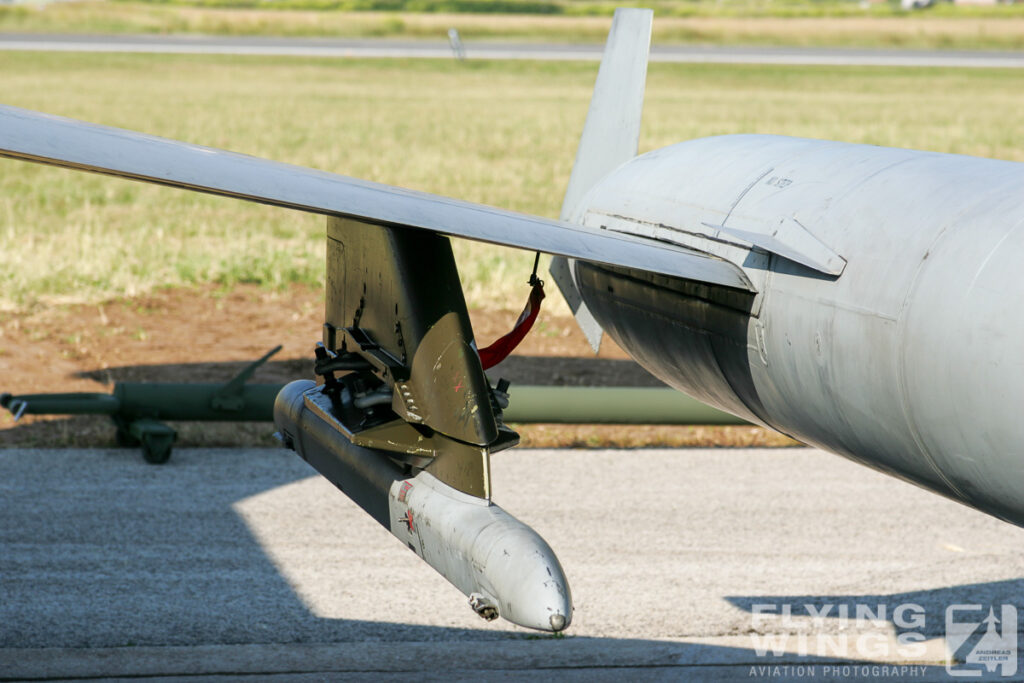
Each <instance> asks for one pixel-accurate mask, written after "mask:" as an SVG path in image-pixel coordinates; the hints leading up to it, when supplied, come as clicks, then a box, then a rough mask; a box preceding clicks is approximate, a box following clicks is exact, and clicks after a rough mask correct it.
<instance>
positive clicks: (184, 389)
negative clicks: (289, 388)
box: [114, 382, 283, 422]
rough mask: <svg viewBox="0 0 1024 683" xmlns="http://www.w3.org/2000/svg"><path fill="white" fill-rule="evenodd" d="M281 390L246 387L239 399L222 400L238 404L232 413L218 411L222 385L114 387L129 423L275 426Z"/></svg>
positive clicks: (277, 387)
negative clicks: (145, 420) (205, 422)
mask: <svg viewBox="0 0 1024 683" xmlns="http://www.w3.org/2000/svg"><path fill="white" fill-rule="evenodd" d="M282 386H283V385H281V384H246V385H244V386H242V388H241V390H240V394H239V395H238V396H232V397H223V398H222V401H223V400H227V401H231V400H234V401H236V403H235V405H232V407H231V409H225V408H223V407H222V408H218V407H216V406H217V403H218V402H217V400H216V399H217V398H218V395H219V394H218V392H220V391H221V390H222V389H223V385H222V384H195V383H192V384H188V383H181V384H171V383H159V384H146V383H141V382H132V383H128V382H125V383H121V384H117V385H115V387H114V397H116V398H117V399H118V401H119V402H120V405H121V409H120V411H118V412H119V415H120V416H121V417H123V418H125V419H128V420H134V419H138V418H153V419H157V420H210V421H237V422H272V421H273V419H274V399H275V398H276V397H277V392H279V391H280V390H281V387H282Z"/></svg>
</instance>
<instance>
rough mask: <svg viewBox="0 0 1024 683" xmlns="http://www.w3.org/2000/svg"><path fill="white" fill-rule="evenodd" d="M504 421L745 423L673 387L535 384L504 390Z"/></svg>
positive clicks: (673, 423)
mask: <svg viewBox="0 0 1024 683" xmlns="http://www.w3.org/2000/svg"><path fill="white" fill-rule="evenodd" d="M504 413H505V415H504V419H505V421H506V422H524V423H529V422H557V423H564V424H648V425H652V424H664V425H745V424H749V423H748V422H747V421H745V420H742V419H740V418H738V417H736V416H735V415H730V414H729V413H725V412H722V411H721V410H717V409H715V408H712V407H711V406H707V405H704V404H703V403H701V402H700V401H698V400H696V399H693V398H690V397H689V396H687V395H686V394H681V393H679V392H678V391H676V390H675V389H669V388H667V387H666V388H658V387H538V386H515V385H513V386H512V387H511V389H509V407H508V408H506V409H505V411H504Z"/></svg>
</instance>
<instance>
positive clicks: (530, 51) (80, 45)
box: [0, 33, 1024, 68]
mask: <svg viewBox="0 0 1024 683" xmlns="http://www.w3.org/2000/svg"><path fill="white" fill-rule="evenodd" d="M464 47H465V57H466V58H467V59H502V60H505V59H532V60H548V61H560V60H588V61H595V60H599V59H600V58H601V53H602V50H603V49H604V46H603V45H566V44H545V43H485V42H471V43H468V44H465V46H464ZM0 50H37V51H49V52H55V51H56V52H147V53H168V54H231V55H280V56H293V57H335V58H338V57H341V58H344V57H350V58H382V57H383V58H423V59H452V58H453V51H452V48H451V46H450V45H449V44H448V43H447V42H444V41H428V40H424V41H408V40H406V41H400V40H390V39H318V38H262V37H215V36H151V35H135V36H132V35H77V34H74V35H71V34H67V35H64V34H22V33H6V34H4V33H0ZM650 59H651V61H653V62H686V63H709V64H710V63H717V64H809V65H831V66H930V67H972V68H974V67H978V68H992V67H1000V68H1022V67H1024V52H1012V51H956V50H875V49H857V48H823V47H809V48H802V47H793V48H788V47H728V46H700V45H697V46H662V45H654V46H652V48H651V57H650Z"/></svg>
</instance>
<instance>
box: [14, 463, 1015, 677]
mask: <svg viewBox="0 0 1024 683" xmlns="http://www.w3.org/2000/svg"><path fill="white" fill-rule="evenodd" d="M493 480H494V482H495V485H494V488H495V500H496V502H498V503H500V504H501V505H502V506H503V507H505V509H507V510H508V511H509V512H511V513H512V514H514V515H516V516H518V517H519V518H520V519H522V520H523V521H525V522H526V523H528V524H531V525H532V526H533V527H534V528H535V529H537V531H538V532H540V534H541V535H542V536H544V537H545V538H546V539H547V540H548V542H549V543H550V544H551V546H552V547H553V548H554V549H555V551H556V552H557V553H558V555H559V557H560V559H561V562H562V564H563V566H564V568H565V570H566V573H567V575H568V577H569V580H570V583H571V585H572V590H573V596H574V599H575V608H576V611H575V617H574V621H573V624H572V626H571V627H570V629H569V631H568V635H567V636H566V637H563V638H552V637H550V636H547V635H543V634H536V633H533V632H529V631H526V630H525V629H522V628H519V627H516V626H513V625H511V624H509V623H507V622H504V621H502V620H498V621H495V622H483V621H481V620H480V619H479V618H478V617H477V616H476V615H475V614H473V613H472V612H471V610H470V609H469V607H468V605H467V604H466V599H465V598H464V597H463V596H462V595H461V594H460V593H459V592H458V591H457V590H456V589H455V588H453V587H452V586H450V585H449V584H448V583H447V582H446V581H445V580H444V579H443V578H441V577H440V576H439V575H437V574H435V573H434V572H433V570H432V569H430V568H429V567H428V566H427V565H426V564H424V563H422V562H421V561H420V560H419V558H417V557H416V556H415V555H414V554H412V553H410V552H408V551H407V550H406V549H405V548H403V547H402V546H401V544H400V543H399V542H398V541H397V540H396V539H394V538H393V537H391V536H390V534H388V533H387V532H386V531H385V530H384V529H382V528H381V527H379V526H378V525H377V524H376V523H375V522H373V521H372V520H371V519H370V518H369V517H367V516H366V515H365V514H363V513H362V511H361V510H359V509H358V508H357V507H356V506H355V505H354V504H353V503H351V502H350V501H349V500H348V499H347V498H346V497H345V496H344V495H342V494H341V493H340V492H338V491H337V490H336V489H334V487H333V486H331V485H330V484H329V483H327V482H326V481H325V480H323V479H321V478H319V477H318V476H316V475H315V473H314V472H313V470H312V469H311V468H309V467H308V466H307V465H306V464H305V463H304V462H302V461H301V460H300V459H299V458H298V457H297V456H295V455H294V454H292V453H290V452H287V451H284V450H227V449H221V450H211V449H182V450H178V451H176V452H175V453H174V455H173V457H172V460H171V462H170V463H169V464H167V465H165V466H150V465H146V464H145V463H143V462H142V460H141V458H140V457H139V455H138V454H137V452H135V451H133V450H30V449H23V450H22V449H10V450H4V451H0V679H2V680H9V679H18V680H23V679H58V678H59V679H75V678H86V677H92V678H108V677H109V678H119V677H136V678H138V677H141V678H156V679H160V680H164V679H167V680H177V679H179V678H181V679H185V678H186V677H187V680H190V681H196V680H223V679H224V677H229V678H237V677H242V676H258V677H259V678H260V679H261V680H262V679H264V678H270V679H271V680H323V679H333V678H339V677H343V678H345V679H346V680H350V679H354V680H361V679H363V678H367V679H370V678H372V679H374V680H399V679H403V680H405V679H408V678H409V677H410V676H415V677H416V678H417V679H419V680H441V679H444V680H451V679H469V678H473V679H479V678H485V679H487V680H525V679H527V678H535V677H536V676H538V675H544V676H552V677H553V676H557V677H558V678H560V679H563V680H615V681H618V680H678V679H680V678H693V679H699V680H747V679H759V678H769V679H771V680H857V679H861V680H867V679H872V680H946V681H952V680H956V679H954V678H952V677H950V676H949V674H948V673H947V672H946V670H945V666H944V662H945V661H946V648H947V645H949V644H950V642H951V641H950V639H949V633H950V632H951V631H950V630H949V629H948V628H947V624H946V617H947V611H948V608H949V607H951V606H955V605H965V606H968V607H964V608H958V609H960V611H959V612H956V613H955V616H956V615H959V616H958V617H957V618H956V621H957V623H963V622H966V623H968V626H969V627H971V628H973V627H974V626H978V628H977V630H976V631H974V636H973V637H974V638H975V640H977V638H979V637H981V634H982V632H983V631H984V627H983V626H980V625H979V624H980V622H982V620H983V619H984V617H985V616H987V614H988V610H989V608H990V607H991V608H992V609H993V610H994V614H995V616H996V617H997V618H999V619H1000V620H1001V622H1000V626H999V627H998V628H999V629H1001V632H1000V633H1001V636H1002V638H1003V642H1004V643H1007V647H1009V644H1013V645H1015V644H1016V635H1017V630H1018V628H1017V625H1016V624H1014V625H1013V626H1012V627H1011V624H1012V623H1013V621H1014V620H1016V617H1015V614H1014V613H1012V608H1007V607H1004V605H1011V606H1015V607H1016V608H1017V609H1018V610H1019V609H1020V608H1021V607H1022V606H1024V530H1022V529H1019V528H1016V527H1013V526H1010V525H1008V524H1005V523H1003V522H1000V521H999V520H996V519H993V518H991V517H988V516H986V515H984V514H982V513H980V512H976V511H974V510H971V509H968V508H966V507H963V506H961V505H959V504H956V503H953V502H950V501H947V500H944V499H942V498H939V497H938V496H935V495H933V494H930V493H927V492H925V491H922V490H920V489H917V488H915V487H913V486H911V485H909V484H905V483H903V482H900V481H897V480H895V479H892V478H889V477H886V476H884V475H881V474H879V473H876V472H873V471H871V470H869V469H866V468H864V467H861V466H859V465H856V464H853V463H850V462H847V461H845V460H843V459H841V458H838V457H836V456H832V455H828V454H825V453H822V452H819V451H816V450H812V449H779V450H758V449H752V450H714V449H711V450H707V449H705V450H701V449H692V450H634V451H542V450H538V451H528V450H512V451H506V452H503V453H499V454H497V455H495V456H494V457H493ZM1022 616H1024V615H1022ZM1011 617H1013V618H1012V619H1011ZM1016 621H1018V622H1019V621H1021V620H1016ZM990 629H991V626H990ZM1011 641H1012V643H1011ZM971 643H974V641H971ZM971 643H969V645H971V647H969V648H968V651H970V650H971V648H972V647H973V644H971ZM957 660H958V661H961V662H962V661H967V662H970V661H971V659H970V656H969V655H965V651H964V650H958V651H957ZM1010 664H1013V667H1014V672H1013V674H1012V675H1011V676H1010V678H1002V677H1001V674H1003V673H1007V672H1008V671H1009V669H997V670H996V671H994V672H986V676H985V677H984V678H985V679H990V680H1011V679H1014V678H1019V675H1020V673H1019V672H1021V671H1024V666H1022V664H1024V663H1022V662H1021V661H1020V660H1019V659H1017V660H1015V661H1014V660H1011V661H1010ZM954 666H961V665H959V664H956V663H954ZM1007 666H1009V664H1007ZM971 680H979V679H977V678H974V679H971Z"/></svg>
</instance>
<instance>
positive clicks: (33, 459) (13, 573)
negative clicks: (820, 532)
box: [0, 450, 1020, 678]
mask: <svg viewBox="0 0 1024 683" xmlns="http://www.w3.org/2000/svg"><path fill="white" fill-rule="evenodd" d="M311 475H313V472H312V470H311V469H309V468H308V467H307V466H306V465H305V463H303V462H301V461H300V460H299V459H297V458H296V457H295V456H294V455H293V454H290V453H287V452H284V451H282V452H281V455H280V457H279V458H278V457H276V456H275V455H269V454H267V453H266V452H262V454H258V455H257V456H256V457H251V458H249V457H246V456H245V455H244V454H240V453H236V452H232V451H221V452H220V454H217V453H216V452H214V453H200V452H187V453H184V454H179V455H178V456H177V457H176V458H175V459H173V460H172V461H171V463H169V464H168V465H165V466H163V467H152V466H148V465H145V464H143V463H141V462H140V461H139V459H138V458H137V457H135V456H134V454H133V453H131V452H128V451H126V452H124V453H119V452H113V451H109V450H107V451H56V452H52V453H46V454H40V453H32V452H29V451H21V452H14V451H9V452H7V453H2V452H0V481H4V482H6V483H7V485H8V488H7V490H6V492H5V498H6V500H5V504H4V505H3V506H0V577H3V581H2V582H0V648H12V647H71V648H103V647H118V648H122V647H138V646H173V645H194V644H247V643H297V644H301V643H310V644H314V643H315V644H329V643H346V642H349V643H351V642H366V641H378V642H383V643H390V644H395V645H396V646H400V645H401V643H433V642H438V641H455V642H464V643H467V644H468V643H471V644H472V647H473V648H477V649H476V650H474V652H477V653H478V655H479V656H478V661H479V666H480V667H481V668H492V669H493V668H505V669H515V668H517V666H518V664H517V661H518V660H516V657H518V656H520V655H521V654H522V653H524V652H525V653H526V655H529V653H530V651H531V650H530V649H529V648H534V647H536V648H539V649H537V650H532V651H533V652H534V653H536V652H541V653H547V654H545V655H544V656H545V657H549V658H551V659H550V661H548V660H545V661H547V662H548V663H547V664H546V665H545V666H547V667H551V668H555V669H558V668H575V667H584V668H589V667H601V666H610V667H622V666H642V667H645V668H652V667H654V668H657V667H667V668H668V669H670V670H672V669H675V668H677V667H687V666H707V665H710V666H739V667H747V666H750V667H756V666H776V665H779V664H781V663H783V662H788V663H790V664H793V663H798V664H805V665H813V664H826V663H834V662H836V661H841V660H842V658H836V657H833V658H823V657H813V656H809V657H796V656H787V657H785V658H778V657H770V656H769V657H765V656H763V655H759V654H758V653H757V652H755V651H754V649H752V648H743V647H725V646H717V645H706V644H702V643H692V644H688V643H666V642H665V641H660V640H642V639H634V638H628V637H626V638H591V637H570V638H565V639H562V640H557V641H555V640H552V639H550V638H547V637H543V636H542V637H540V638H537V639H536V644H532V643H530V642H529V641H533V640H534V639H535V638H536V637H531V636H529V635H526V634H523V633H521V632H510V631H501V630H493V629H487V630H484V629H472V628H451V627H444V626H425V625H415V624H403V623H401V622H400V620H395V621H383V620H382V621H366V620H354V619H344V618H323V617H320V616H317V615H316V614H314V613H313V612H311V610H310V609H309V608H308V607H307V605H306V604H304V603H303V601H302V600H301V599H300V598H299V596H298V595H296V593H295V591H294V589H293V588H292V586H291V585H290V584H289V582H288V580H287V579H286V578H285V577H284V576H282V574H281V573H280V571H279V570H278V568H277V567H276V566H275V565H274V563H273V562H272V561H271V560H270V559H269V558H268V556H267V555H266V553H265V552H264V549H263V547H262V546H261V544H260V542H259V541H258V539H257V538H255V537H254V536H253V533H252V531H251V530H250V528H249V527H248V526H247V525H246V523H245V522H244V521H243V519H242V518H241V517H240V516H239V514H238V513H237V511H236V509H235V506H236V504H238V503H239V502H240V501H243V500H246V499H248V498H250V497H252V496H255V495H257V494H260V493H264V492H267V491H270V490H273V489H276V488H278V487H282V486H285V485H288V484H291V483H294V482H297V481H299V480H302V479H305V478H307V477H309V476H311ZM200 482H202V486H201V487H200V486H199V483H200ZM200 495H201V498H198V497H197V496H200ZM339 495H340V494H339ZM283 512H286V511H283ZM295 513H296V520H295V524H297V525H298V524H302V523H303V516H302V511H301V510H300V509H299V510H295ZM396 552H398V549H396ZM1002 583H1004V584H1006V585H1004V586H999V585H996V586H994V587H993V590H992V591H990V592H989V593H986V595H988V594H991V595H1002V594H1003V593H1004V592H1005V591H1006V590H1013V591H1018V594H1019V589H1020V585H1019V582H1002ZM983 586H984V585H982V586H981V587H979V590H980V589H981V588H983ZM974 588H975V587H970V586H968V587H953V588H949V589H942V591H948V592H949V595H950V596H956V597H957V599H959V597H960V596H961V595H963V594H964V590H965V589H966V590H968V592H970V591H973V590H974ZM931 593H936V592H935V591H933V592H931ZM971 594H972V595H973V594H974V593H971ZM916 595H917V594H913V593H911V594H905V595H900V596H880V597H881V598H884V599H886V600H902V599H904V597H906V599H910V600H912V599H914V598H915V596H916ZM868 597H873V596H868ZM387 598H388V596H387V595H382V596H381V601H382V602H381V604H382V613H387ZM833 599H834V598H831V597H827V596H824V597H823V596H815V597H806V598H805V597H793V596H786V597H785V598H770V597H764V596H757V597H749V598H729V600H730V602H732V604H734V605H735V606H736V607H738V608H740V609H745V610H748V611H749V610H750V609H751V605H753V604H754V603H757V602H759V601H761V602H766V601H769V600H780V601H781V600H787V601H790V602H792V603H794V604H797V603H799V604H803V603H805V602H810V603H812V604H820V603H821V602H823V601H826V600H833ZM835 599H841V600H846V601H847V602H853V601H856V600H862V599H865V596H841V597H840V598H835ZM516 643H519V645H516ZM509 646H511V647H513V651H509V650H508V647H509ZM496 648H497V649H496ZM502 648H504V649H502ZM523 648H527V649H525V650H524V649H523ZM499 650H500V651H501V653H503V654H502V655H501V656H496V657H495V658H494V659H489V658H488V653H489V652H492V653H493V652H498V651H499ZM516 653H519V654H516ZM523 656H525V655H523ZM533 656H534V657H536V656H539V655H536V654H534V655H533ZM510 657H511V659H510ZM0 659H2V657H0ZM527 659H529V657H527ZM463 663H464V662H463ZM863 663H864V662H861V664H863ZM868 663H870V662H868ZM431 665H432V666H436V667H439V668H440V669H444V668H445V667H446V666H447V667H448V668H451V667H452V666H456V663H454V662H453V663H451V664H446V663H445V662H444V661H436V662H434V663H433V664H431ZM932 668H933V667H929V671H931V670H932ZM934 671H935V672H941V671H942V667H934ZM876 674H877V675H876V676H875V677H876V678H879V677H881V678H884V677H885V676H886V673H885V672H881V673H879V672H876ZM765 675H766V674H765ZM817 675H818V676H820V675H821V673H818V674H817ZM776 678H777V676H776Z"/></svg>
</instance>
